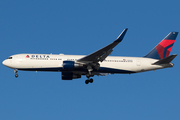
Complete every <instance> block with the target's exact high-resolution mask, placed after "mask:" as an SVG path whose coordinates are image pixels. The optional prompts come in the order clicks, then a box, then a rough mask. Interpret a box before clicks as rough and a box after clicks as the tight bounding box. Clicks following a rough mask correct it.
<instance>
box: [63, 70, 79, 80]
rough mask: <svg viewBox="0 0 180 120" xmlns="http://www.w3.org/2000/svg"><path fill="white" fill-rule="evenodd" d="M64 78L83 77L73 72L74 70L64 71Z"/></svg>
mask: <svg viewBox="0 0 180 120" xmlns="http://www.w3.org/2000/svg"><path fill="white" fill-rule="evenodd" d="M61 77H62V80H72V79H77V78H81V75H78V74H73V72H62V74H61Z"/></svg>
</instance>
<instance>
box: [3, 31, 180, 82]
mask: <svg viewBox="0 0 180 120" xmlns="http://www.w3.org/2000/svg"><path fill="white" fill-rule="evenodd" d="M127 30H128V29H127V28H126V29H124V30H123V31H122V33H121V34H120V35H119V36H118V38H117V39H116V40H115V41H114V42H112V43H111V44H109V45H107V46H105V47H103V48H101V49H99V50H97V51H95V52H93V53H91V54H89V55H86V56H84V55H64V54H59V55H58V54H57V55H55V54H28V53H27V54H16V55H12V56H10V57H8V58H7V59H6V60H4V61H3V65H5V66H7V67H9V68H12V69H14V72H15V77H16V78H17V77H18V74H17V72H18V70H26V71H55V72H62V74H61V77H62V80H72V79H77V78H81V76H82V75H85V76H86V77H87V80H86V81H85V83H86V84H88V83H92V82H93V79H92V77H93V76H94V75H98V76H99V75H102V76H103V75H107V74H131V73H139V72H145V71H150V70H157V69H162V68H168V67H173V66H174V64H173V63H171V61H172V60H173V59H174V58H175V57H176V56H177V54H173V55H170V56H169V54H170V52H171V49H172V47H173V44H174V42H175V39H176V37H177V35H178V32H170V33H169V34H168V35H167V36H166V37H165V38H164V39H163V40H162V41H161V42H160V43H159V44H158V45H157V46H155V47H154V48H153V49H152V50H151V51H150V52H149V53H148V54H147V55H145V56H143V57H122V56H109V55H110V54H111V52H112V51H113V48H114V47H115V46H116V45H118V44H119V43H120V42H121V41H122V40H123V38H124V36H125V34H126V32H127Z"/></svg>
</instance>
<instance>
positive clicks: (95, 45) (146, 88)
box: [0, 0, 180, 120]
mask: <svg viewBox="0 0 180 120" xmlns="http://www.w3.org/2000/svg"><path fill="white" fill-rule="evenodd" d="M179 4H180V2H179V0H171V1H169V0H151V1H144V0H136V1H133V0H121V1H120V0H111V1H109V0H91V1H84V0H79V1H66V0H61V1H59V0H52V1H48V0H42V1H37V0H31V1H24V0H16V1H14V0H5V1H0V41H1V44H0V51H1V56H0V61H1V62H2V61H3V60H4V59H6V58H7V57H8V56H10V55H13V54H18V53H44V54H49V53H54V54H59V53H64V54H79V55H87V54H90V53H92V52H94V51H96V50H98V49H100V48H102V47H104V46H105V45H107V44H109V43H111V42H112V41H114V40H115V39H116V38H117V36H118V35H119V34H120V33H121V31H122V30H123V29H124V28H129V29H128V31H127V34H126V36H125V38H124V40H123V41H122V42H121V43H120V44H119V45H118V46H117V47H116V48H115V49H114V51H113V53H112V55H114V56H139V57H141V56H144V55H146V54H147V53H148V52H149V51H150V50H151V49H152V48H153V47H154V46H155V45H156V44H158V43H159V42H160V41H161V40H162V39H163V38H164V37H165V36H166V35H167V34H168V33H169V32H171V31H177V32H179V31H180V27H179V26H180V24H179V22H180V16H179V14H180V13H179V12H180V7H179ZM179 45H180V36H178V37H177V40H176V42H175V44H174V47H173V49H172V51H171V54H179V51H180V47H179ZM179 61H180V57H179V56H177V57H176V58H175V59H174V60H173V63H174V64H175V66H174V67H173V68H168V69H162V70H157V71H155V72H154V71H150V72H145V73H138V74H132V75H123V74H119V75H109V76H106V77H97V76H96V77H94V83H93V84H88V85H86V84H85V83H84V81H85V80H86V77H82V78H81V79H77V80H73V81H62V80H61V73H58V72H37V73H36V72H25V71H19V78H18V79H16V78H15V77H14V71H13V70H12V69H9V68H7V67H5V66H3V65H2V64H1V65H0V71H1V74H0V75H1V79H0V119H1V120H32V119H33V120H39V119H43V120H50V119H51V120H52V119H61V120H74V119H77V120H92V119H95V120H99V119H102V120H110V119H114V120H120V119H121V120H132V119H133V120H152V119H153V120H159V119H160V120H179V118H180V115H179V113H180V102H179V101H180V95H179V91H180V74H179V72H180V65H179Z"/></svg>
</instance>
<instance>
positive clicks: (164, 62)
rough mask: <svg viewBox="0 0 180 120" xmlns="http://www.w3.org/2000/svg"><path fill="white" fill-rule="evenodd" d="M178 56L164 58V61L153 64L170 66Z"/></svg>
mask: <svg viewBox="0 0 180 120" xmlns="http://www.w3.org/2000/svg"><path fill="white" fill-rule="evenodd" d="M176 56H177V54H174V55H171V56H168V57H166V58H164V59H162V60H159V61H157V62H155V63H153V65H160V64H168V63H170V62H171V61H172V60H173V59H174V58H175V57H176Z"/></svg>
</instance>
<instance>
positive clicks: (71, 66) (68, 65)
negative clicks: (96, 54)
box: [62, 61, 83, 70]
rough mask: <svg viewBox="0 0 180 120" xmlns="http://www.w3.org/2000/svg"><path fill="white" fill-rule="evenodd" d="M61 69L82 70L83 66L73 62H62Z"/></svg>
mask: <svg viewBox="0 0 180 120" xmlns="http://www.w3.org/2000/svg"><path fill="white" fill-rule="evenodd" d="M62 66H63V69H67V70H69V69H71V70H72V69H75V68H83V64H80V63H75V62H74V61H63V65H62Z"/></svg>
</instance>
